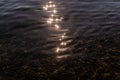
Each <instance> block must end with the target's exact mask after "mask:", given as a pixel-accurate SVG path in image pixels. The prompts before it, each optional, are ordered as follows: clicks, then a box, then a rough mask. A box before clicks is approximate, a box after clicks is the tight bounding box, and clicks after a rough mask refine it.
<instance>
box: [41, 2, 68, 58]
mask: <svg viewBox="0 0 120 80" xmlns="http://www.w3.org/2000/svg"><path fill="white" fill-rule="evenodd" d="M56 6H57V5H56V4H55V2H54V1H52V0H50V1H49V2H48V3H46V5H45V6H43V10H45V11H47V12H50V13H49V18H48V19H47V20H46V23H48V24H50V26H53V27H54V28H55V29H57V30H59V29H60V28H61V27H60V25H59V24H60V23H59V24H58V22H61V21H62V20H63V17H61V16H59V15H58V14H57V13H58V10H57V7H56ZM65 38H66V33H62V34H61V36H59V39H58V41H59V44H58V45H57V47H56V48H55V52H56V53H60V52H64V51H66V50H67V49H68V48H67V47H66V45H67V44H68V42H65V41H63V40H64V39H65ZM68 56H70V55H61V56H60V54H58V55H57V58H58V59H61V58H67V57H68Z"/></svg>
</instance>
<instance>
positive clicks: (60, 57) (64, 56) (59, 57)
mask: <svg viewBox="0 0 120 80" xmlns="http://www.w3.org/2000/svg"><path fill="white" fill-rule="evenodd" d="M69 56H70V55H62V56H57V58H58V59H62V58H67V57H69Z"/></svg>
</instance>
